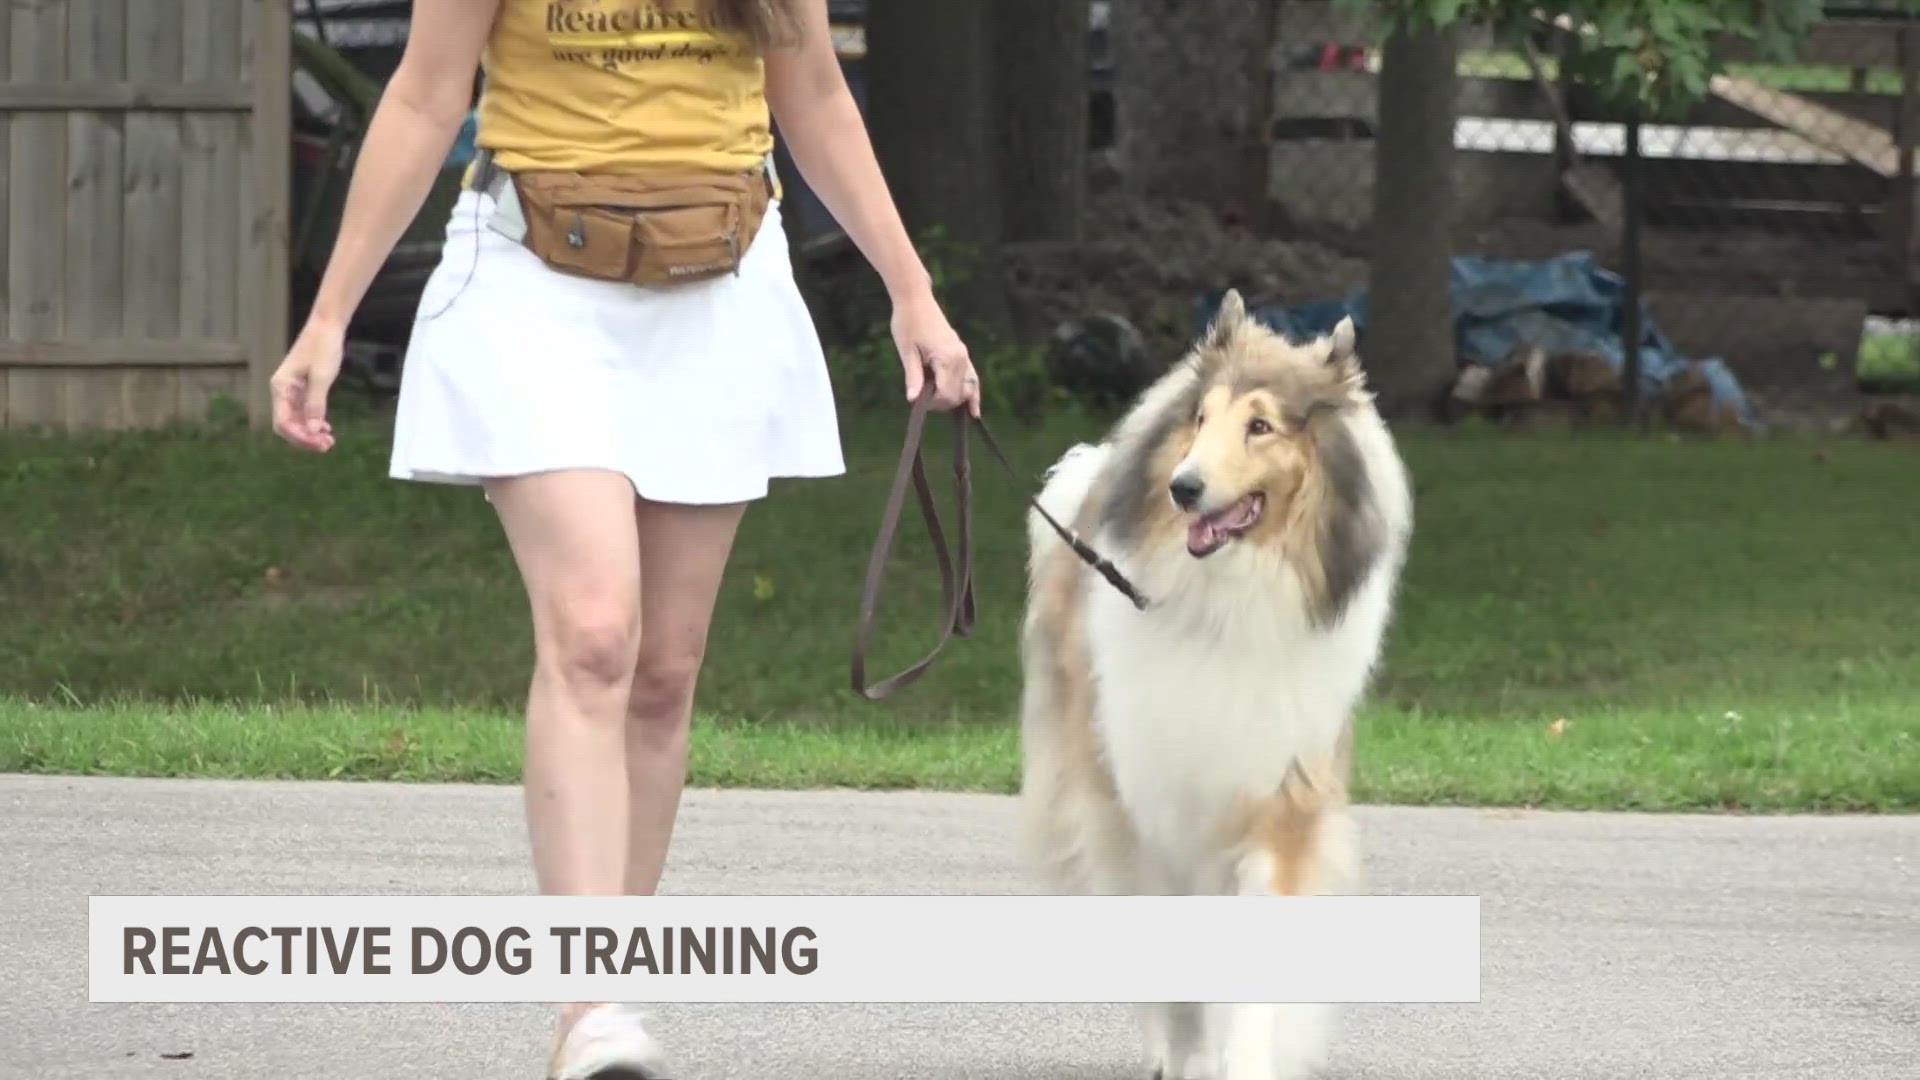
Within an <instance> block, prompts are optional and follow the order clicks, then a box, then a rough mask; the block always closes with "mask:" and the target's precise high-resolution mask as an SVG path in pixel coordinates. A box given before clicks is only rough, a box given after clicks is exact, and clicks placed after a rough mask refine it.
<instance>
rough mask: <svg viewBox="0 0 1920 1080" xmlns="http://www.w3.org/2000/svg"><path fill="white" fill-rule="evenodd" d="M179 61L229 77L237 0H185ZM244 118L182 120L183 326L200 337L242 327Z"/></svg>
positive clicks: (235, 59) (192, 74)
mask: <svg viewBox="0 0 1920 1080" xmlns="http://www.w3.org/2000/svg"><path fill="white" fill-rule="evenodd" d="M184 26H185V28H186V38H185V41H184V42H183V49H182V56H181V67H182V70H183V71H184V73H185V75H186V77H187V78H188V79H189V80H192V79H231V80H233V81H235V82H236V83H237V82H238V73H239V69H240V9H239V5H238V4H237V3H235V0H186V11H185V19H184ZM244 122H245V121H244V118H235V117H232V116H222V115H207V114H199V115H190V116H187V117H185V118H184V119H183V124H184V129H185V131H184V134H185V155H184V158H183V161H182V166H181V181H182V186H183V187H184V189H185V191H186V200H185V202H184V203H183V204H182V211H183V213H184V217H183V219H182V222H181V241H182V243H181V248H180V325H181V327H182V328H183V330H184V332H186V333H188V334H194V335H198V336H201V337H222V336H225V335H228V334H234V333H237V332H238V331H239V319H238V315H239V301H238V290H239V283H240V274H239V261H240V250H239V247H240V226H239V194H240V193H239V179H240V177H239V169H240V163H239V158H240V125H241V124H242V123H244Z"/></svg>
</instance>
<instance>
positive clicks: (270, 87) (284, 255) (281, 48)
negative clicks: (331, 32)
mask: <svg viewBox="0 0 1920 1080" xmlns="http://www.w3.org/2000/svg"><path fill="white" fill-rule="evenodd" d="M245 11H246V14H247V16H248V18H247V19H245V20H244V21H243V22H242V26H243V27H244V28H245V39H244V40H245V41H246V42H247V44H248V46H249V52H248V53H247V54H245V55H246V57H247V59H246V61H245V69H244V70H245V72H246V73H247V74H248V75H249V76H250V78H251V81H252V83H253V88H254V92H255V97H254V111H253V123H252V125H251V129H250V131H249V132H248V134H249V136H250V138H251V143H252V155H251V156H252V165H253V177H252V179H253V184H252V185H251V186H252V190H253V200H252V202H253V205H252V213H251V214H250V216H249V217H248V219H247V224H246V241H247V243H246V247H245V249H244V250H245V251H246V258H245V265H246V267H247V272H248V281H249V282H250V283H251V285H252V288H251V289H250V290H249V295H248V301H247V313H248V316H249V317H250V318H251V320H252V327H251V329H252V331H253V333H252V334H251V338H252V343H253V361H252V369H251V370H250V371H249V372H248V386H247V389H246V397H245V399H244V400H245V401H246V404H247V413H248V418H249V420H250V421H251V422H252V424H253V425H254V426H255V427H257V428H263V427H265V426H266V425H267V423H268V422H269V421H270V419H271V416H272V414H271V408H272V402H271V400H270V399H269V397H268V388H267V380H268V378H269V376H271V374H272V372H273V369H274V368H275V367H277V366H278V365H279V363H280V358H281V356H282V355H283V354H284V353H285V351H286V347H287V308H288V299H289V298H288V296H287V265H288V252H287V242H288V230H289V222H288V218H289V212H288V211H289V207H288V202H289V201H290V200H291V198H292V195H291V188H290V185H291V178H290V176H289V172H290V169H291V162H290V160H289V157H290V155H289V153H288V150H287V145H288V140H289V129H290V127H291V124H292V117H291V115H290V114H291V111H292V108H293V101H292V95H291V94H289V93H288V92H287V86H288V84H289V82H290V80H291V78H292V72H291V68H292V55H291V53H292V35H293V28H292V12H291V8H290V6H289V5H288V4H287V3H285V2H284V0H246V4H245Z"/></svg>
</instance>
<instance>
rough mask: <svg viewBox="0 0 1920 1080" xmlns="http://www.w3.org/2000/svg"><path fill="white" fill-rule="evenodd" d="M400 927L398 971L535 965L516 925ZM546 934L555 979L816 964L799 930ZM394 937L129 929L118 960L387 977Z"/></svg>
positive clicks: (290, 929) (182, 971)
mask: <svg viewBox="0 0 1920 1080" xmlns="http://www.w3.org/2000/svg"><path fill="white" fill-rule="evenodd" d="M410 929H411V931H412V933H411V934H410V935H403V936H405V937H406V938H407V939H408V941H409V946H408V948H407V950H406V951H407V956H406V964H407V966H406V967H405V968H404V969H403V970H404V971H405V972H406V973H408V974H413V975H432V974H435V973H438V972H440V971H443V970H446V969H447V968H449V967H451V968H452V969H453V970H455V971H458V972H459V973H461V974H463V975H478V974H480V973H481V972H483V971H488V970H493V971H499V972H504V973H506V974H509V975H525V974H527V973H528V972H530V971H532V970H533V969H534V967H535V965H536V962H537V958H536V955H535V949H534V945H533V936H532V935H531V934H530V933H529V932H528V931H527V930H526V929H524V928H522V927H518V926H509V927H506V928H504V929H501V930H499V931H498V932H496V933H492V934H489V933H488V932H487V931H485V930H482V929H481V928H479V927H473V926H469V927H465V928H463V929H460V930H456V931H454V932H453V933H451V934H448V933H446V932H444V931H441V930H437V929H434V928H432V927H425V926H416V927H411V928H410ZM547 935H548V937H549V938H551V939H552V941H553V943H554V946H553V948H554V950H557V951H555V954H554V957H553V960H552V963H553V965H554V968H555V970H557V972H558V973H559V974H561V975H575V974H579V975H641V974H644V975H695V974H698V975H753V974H761V975H779V974H789V975H810V974H812V973H813V972H814V970H815V969H816V968H817V967H818V966H819V954H818V950H817V948H816V946H815V945H814V944H813V941H814V932H813V930H812V929H811V928H809V927H805V926H796V927H792V928H791V929H788V930H785V931H782V930H778V929H776V928H774V927H770V926H769V927H762V928H757V929H756V928H753V927H744V926H743V927H732V926H720V927H715V926H701V927H691V926H664V927H657V928H651V929H650V928H648V927H644V926H635V927H628V928H623V929H619V930H616V929H614V928H612V927H606V926H554V927H549V928H548V929H547ZM394 937H395V934H394V932H393V928H391V927H385V926H351V927H345V928H336V927H329V926H323V927H302V926H275V927H261V926H248V927H244V928H242V929H240V930H238V931H236V932H235V933H233V934H232V935H231V937H230V938H229V937H228V936H226V935H223V934H222V932H221V929H220V928H219V927H205V928H192V927H185V926H167V927H161V928H159V929H157V930H155V929H152V928H148V927H144V926H129V927H127V928H126V932H125V936H124V943H123V944H124V947H123V949H122V965H123V970H124V974H127V975H135V974H140V975H234V974H240V975H267V974H274V975H322V974H328V973H331V974H334V975H391V974H393V973H394V963H395V959H394V951H395V950H394ZM543 951H545V950H543ZM156 953H157V954H158V955H157V956H156V955H155V954H156ZM539 962H544V961H539Z"/></svg>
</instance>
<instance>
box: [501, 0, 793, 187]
mask: <svg viewBox="0 0 1920 1080" xmlns="http://www.w3.org/2000/svg"><path fill="white" fill-rule="evenodd" d="M483 66H484V71H485V76H486V81H485V85H484V88H483V89H482V92H481V99H480V110H479V125H478V131H477V133H476V140H477V142H478V144H479V145H480V146H482V147H485V148H486V149H489V150H492V151H493V152H494V156H495V159H496V160H497V161H498V162H499V164H500V166H501V167H502V168H505V169H507V170H508V171H510V172H513V171H521V170H526V169H559V170H565V171H572V172H638V171H650V170H653V169H662V170H669V171H708V170H711V171H716V172H744V171H746V170H748V169H751V168H752V167H754V166H755V165H758V164H760V163H761V162H762V161H763V160H764V159H765V158H766V155H767V154H768V152H769V151H771V150H772V148H773V132H772V124H771V122H770V119H769V113H768V108H767V98H766V68H765V65H764V63H763V61H762V59H761V57H760V55H759V54H758V52H757V51H756V50H755V49H754V47H753V42H752V41H751V40H750V39H748V38H747V37H746V36H745V35H744V34H743V33H740V32H736V31H733V30H730V29H729V28H727V27H724V26H718V25H716V24H715V22H714V20H713V19H712V18H711V17H710V16H709V15H708V14H707V12H706V10H705V5H703V4H702V3H701V2H700V0H501V4H500V13H499V15H498V17H497V19H496V21H495V23H494V27H493V32H492V36H491V37H490V38H489V39H488V41H487V47H486V51H485V53H484V55H483Z"/></svg>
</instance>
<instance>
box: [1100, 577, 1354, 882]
mask: <svg viewBox="0 0 1920 1080" xmlns="http://www.w3.org/2000/svg"><path fill="white" fill-rule="evenodd" d="M1255 559H1257V556H1256V555H1254V554H1253V553H1251V552H1244V551H1236V550H1229V551H1226V552H1222V553H1221V554H1220V555H1218V556H1215V557H1214V559H1213V560H1209V562H1212V563H1214V565H1210V566H1208V567H1206V569H1207V570H1209V571H1214V572H1213V573H1208V574H1204V575H1192V576H1187V575H1182V576H1183V577H1185V578H1186V580H1185V582H1184V583H1183V584H1182V585H1181V586H1180V588H1182V589H1183V590H1187V591H1185V592H1183V593H1179V594H1176V595H1174V596H1172V597H1170V598H1169V600H1168V607H1167V609H1166V610H1164V611H1156V612H1140V611H1137V610H1135V609H1134V608H1133V607H1132V605H1130V604H1129V603H1128V602H1127V601H1126V600H1125V599H1124V598H1122V597H1119V596H1118V595H1116V594H1114V593H1113V590H1111V589H1110V588H1108V587H1107V586H1106V584H1105V583H1104V582H1100V581H1097V580H1094V581H1091V582H1090V586H1089V587H1090V589H1091V590H1092V591H1091V592H1090V594H1089V595H1088V596H1087V601H1088V605H1087V615H1088V619H1087V634H1088V644H1089V646H1090V648H1089V650H1088V651H1089V653H1090V655H1091V657H1092V669H1093V670H1092V672H1091V674H1092V676H1093V685H1094V698H1095V708H1094V721H1095V725H1096V728H1097V730H1098V731H1099V733H1100V737H1101V741H1102V744H1103V746H1104V749H1105V751H1106V755H1107V759H1108V766H1109V768H1110V769H1111V770H1112V775H1113V778H1114V782H1115V784H1116V786H1117V788H1118V794H1119V796H1120V801H1121V802H1122V804H1124V806H1125V809H1126V811H1127V814H1128V816H1129V817H1130V818H1131V819H1132V820H1133V823H1134V827H1135V828H1136V829H1137V830H1138V831H1139V834H1140V837H1141V839H1142V840H1143V841H1144V842H1146V843H1147V844H1148V845H1149V846H1151V847H1152V848H1154V849H1156V854H1158V855H1159V856H1161V857H1162V858H1168V857H1173V858H1175V859H1176V860H1177V861H1185V860H1184V859H1181V858H1180V856H1182V855H1183V854H1184V853H1185V852H1188V851H1193V850H1194V841H1195V839H1196V838H1197V837H1200V836H1204V835H1206V834H1207V833H1208V831H1210V830H1212V829H1215V828H1218V827H1219V826H1220V824H1221V821H1222V818H1223V816H1224V815H1225V814H1226V813H1227V812H1228V811H1229V810H1230V809H1231V808H1232V806H1233V805H1234V804H1235V802H1236V801H1237V800H1239V799H1242V798H1259V797H1263V796H1268V795H1272V794H1273V793H1274V792H1276V791H1277V790H1278V789H1279V787H1280V784H1281V781H1282V779H1283V778H1284V776H1285V775H1286V772H1287V769H1288V767H1289V766H1290V765H1292V764H1293V762H1294V761H1295V760H1296V758H1300V757H1309V758H1311V757H1313V756H1316V755H1326V754H1327V753H1329V752H1330V751H1331V750H1332V749H1333V747H1334V744H1335V742H1336V740H1337V739H1338V738H1339V736H1340V732H1341V729H1342V727H1343V725H1344V724H1345V722H1346V720H1347V717H1348V715H1349V713H1350V712H1351V710H1352V709H1353V707H1354V705H1355V704H1356V702H1357V701H1358V699H1359V698H1360V696H1361V694H1362V693H1363V692H1364V690H1365V686H1366V681H1367V677H1368V673H1369V671H1370V669H1371V668H1372V666H1373V663H1374V659H1375V652H1376V649H1377V645H1378V640H1379V635H1380V632H1381V629H1382V624H1383V623H1384V622H1385V620H1386V616H1387V606H1388V604H1387V600H1388V596H1387V582H1386V581H1385V580H1384V579H1383V580H1374V581H1369V582H1367V583H1366V585H1365V586H1364V587H1362V588H1361V590H1360V591H1359V593H1358V594H1357V595H1356V596H1355V598H1354V602H1353V603H1352V605H1351V606H1350V607H1349V609H1348V611H1347V612H1346V615H1345V618H1344V619H1343V620H1342V621H1341V622H1340V623H1338V624H1336V625H1335V626H1333V627H1331V628H1327V629H1314V628H1311V627H1309V626H1308V624H1307V622H1306V619H1305V617H1304V615H1303V614H1301V613H1300V610H1301V609H1300V606H1299V605H1297V604H1293V603H1287V602H1284V600H1282V602H1278V603H1276V599H1279V598H1277V597H1276V596H1275V595H1274V594H1273V592H1272V591H1270V590H1268V589H1263V588H1258V587H1253V588H1249V586H1250V585H1251V584H1252V582H1254V581H1257V580H1259V576H1260V574H1259V571H1257V570H1254V569H1253V568H1252V567H1251V565H1249V567H1248V568H1247V569H1248V571H1249V572H1248V573H1245V574H1243V573H1239V572H1232V571H1237V570H1239V569H1240V568H1239V567H1237V566H1234V565H1232V564H1233V563H1236V562H1242V561H1244V562H1247V563H1249V564H1251V563H1253V562H1254V561H1255ZM1215 560H1217V562H1215ZM1282 580H1283V581H1284V582H1285V584H1284V585H1283V586H1282V588H1283V589H1289V588H1295V589H1297V585H1294V584H1293V583H1292V582H1291V576H1290V575H1286V576H1284V577H1283V578H1282ZM1236 589H1237V590H1240V593H1239V595H1237V596H1236V595H1220V593H1221V591H1222V590H1236ZM1207 590H1211V591H1213V592H1214V593H1215V595H1204V592H1205V591H1207ZM1202 613H1204V614H1202Z"/></svg>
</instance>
